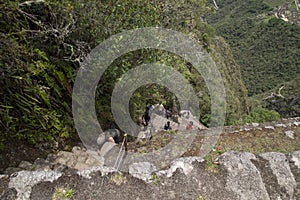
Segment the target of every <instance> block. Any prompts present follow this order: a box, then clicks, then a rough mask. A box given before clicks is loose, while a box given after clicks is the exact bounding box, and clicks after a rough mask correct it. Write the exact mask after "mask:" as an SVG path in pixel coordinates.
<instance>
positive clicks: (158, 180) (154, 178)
mask: <svg viewBox="0 0 300 200" xmlns="http://www.w3.org/2000/svg"><path fill="white" fill-rule="evenodd" d="M150 180H152V181H153V183H154V184H155V185H157V184H159V182H160V176H158V175H157V174H152V176H151V179H150Z"/></svg>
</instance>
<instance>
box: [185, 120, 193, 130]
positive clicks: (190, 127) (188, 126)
mask: <svg viewBox="0 0 300 200" xmlns="http://www.w3.org/2000/svg"><path fill="white" fill-rule="evenodd" d="M192 129H193V122H192V121H190V122H189V123H188V124H187V125H186V130H192Z"/></svg>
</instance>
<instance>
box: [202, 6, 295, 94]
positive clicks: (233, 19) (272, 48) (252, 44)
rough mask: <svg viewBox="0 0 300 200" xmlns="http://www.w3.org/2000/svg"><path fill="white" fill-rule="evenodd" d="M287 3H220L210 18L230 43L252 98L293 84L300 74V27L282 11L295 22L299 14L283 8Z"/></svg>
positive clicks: (219, 33) (218, 31)
mask: <svg viewBox="0 0 300 200" xmlns="http://www.w3.org/2000/svg"><path fill="white" fill-rule="evenodd" d="M284 2H286V1H276V2H274V1H258V0H251V1H231V0H224V1H217V3H218V7H219V9H218V10H216V13H215V14H214V15H211V16H209V17H208V18H207V19H208V22H209V23H211V24H212V25H213V26H214V27H215V28H216V33H217V34H218V35H221V36H223V37H224V38H225V40H226V41H227V42H229V44H230V47H231V49H232V53H233V55H234V58H235V60H236V62H237V63H238V64H239V65H240V66H241V72H242V77H243V80H244V81H245V85H246V87H247V89H248V91H249V96H252V95H255V94H260V93H263V92H266V91H268V90H270V89H272V88H274V87H276V86H278V85H280V84H283V83H285V82H287V81H290V80H292V79H294V78H295V77H296V75H297V74H298V73H299V72H300V67H299V66H300V57H299V55H300V42H299V41H300V27H299V26H297V25H296V24H295V23H289V22H286V21H284V20H283V19H282V18H283V17H282V15H284V14H282V13H281V12H283V11H282V10H285V12H284V13H293V16H294V17H292V14H291V17H290V18H291V21H292V18H293V20H295V12H296V10H295V9H292V11H293V12H291V11H289V10H288V9H287V8H288V6H287V5H285V6H283V7H279V5H283V3H284ZM290 2H291V5H293V2H294V1H290ZM281 3H282V4H281ZM274 6H278V7H277V8H276V9H275V7H274ZM284 8H285V9H284ZM298 13H299V11H298ZM276 16H277V17H276ZM284 16H285V15H284ZM288 16H289V15H286V16H285V17H287V18H288Z"/></svg>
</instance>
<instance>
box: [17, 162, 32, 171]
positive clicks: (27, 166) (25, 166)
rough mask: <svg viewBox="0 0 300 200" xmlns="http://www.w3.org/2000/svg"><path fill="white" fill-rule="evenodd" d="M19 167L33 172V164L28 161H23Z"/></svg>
mask: <svg viewBox="0 0 300 200" xmlns="http://www.w3.org/2000/svg"><path fill="white" fill-rule="evenodd" d="M18 167H19V168H21V169H24V170H31V169H32V164H31V163H30V162H28V161H21V162H20V164H19V166H18Z"/></svg>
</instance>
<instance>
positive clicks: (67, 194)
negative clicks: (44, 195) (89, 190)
mask: <svg viewBox="0 0 300 200" xmlns="http://www.w3.org/2000/svg"><path fill="white" fill-rule="evenodd" d="M73 195H74V190H73V189H72V188H71V189H70V188H57V189H56V190H55V192H54V194H53V196H52V200H68V199H71V198H72V197H73Z"/></svg>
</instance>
